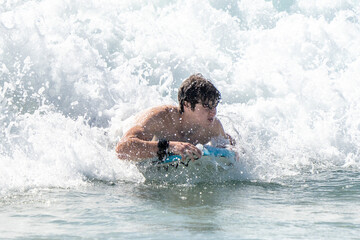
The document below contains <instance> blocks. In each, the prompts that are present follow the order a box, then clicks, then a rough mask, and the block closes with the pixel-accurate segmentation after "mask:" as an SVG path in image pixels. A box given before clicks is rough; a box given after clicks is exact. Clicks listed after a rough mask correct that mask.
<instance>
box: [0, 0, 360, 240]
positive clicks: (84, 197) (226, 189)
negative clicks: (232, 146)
mask: <svg viewBox="0 0 360 240" xmlns="http://www.w3.org/2000/svg"><path fill="white" fill-rule="evenodd" d="M359 43H360V2H359V1H358V0H316V1H313V0H272V1H271V0H238V1H236V0H224V1H215V0H196V1H195V0H169V1H165V0H154V1H145V0H122V1H114V0H106V1H105V0H87V1H84V0H71V1H70V0H0V239H360V237H359V236H360V230H359V229H360V207H359V198H360V151H359V149H360V80H359V78H360V44H359ZM197 72H200V73H202V74H203V75H204V76H205V77H207V78H210V79H212V81H213V82H214V84H215V85H216V86H217V87H218V89H219V90H220V91H221V92H222V102H221V104H220V105H219V107H218V117H219V118H220V120H221V121H222V122H223V125H224V127H225V130H226V131H227V132H228V133H229V134H230V135H232V136H233V137H234V138H235V139H236V141H237V146H236V151H238V152H239V153H241V162H240V163H239V165H238V166H235V168H234V169H232V171H229V172H228V173H225V174H221V175H217V174H215V175H212V174H206V173H202V174H199V177H197V178H196V177H191V178H187V177H186V176H182V177H181V178H180V177H179V178H175V179H173V180H172V181H153V180H151V179H147V178H146V177H145V176H143V175H142V174H141V173H140V172H139V170H138V169H137V167H136V165H135V164H133V163H131V162H127V161H122V160H119V159H117V157H116V155H115V151H114V147H115V145H116V142H117V141H118V140H119V139H120V137H121V136H122V135H123V133H124V132H125V131H126V130H127V129H128V128H129V126H131V123H132V121H133V118H134V116H135V115H136V113H138V112H140V111H142V110H144V109H147V108H149V107H153V106H157V105H160V104H177V88H178V87H179V85H180V83H181V82H182V81H183V80H184V79H185V78H187V77H188V76H189V75H190V74H193V73H197Z"/></svg>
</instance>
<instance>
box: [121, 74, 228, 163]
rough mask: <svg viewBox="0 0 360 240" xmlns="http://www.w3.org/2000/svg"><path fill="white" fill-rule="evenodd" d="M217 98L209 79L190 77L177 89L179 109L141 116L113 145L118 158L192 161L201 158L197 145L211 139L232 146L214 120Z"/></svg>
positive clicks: (163, 108)
mask: <svg viewBox="0 0 360 240" xmlns="http://www.w3.org/2000/svg"><path fill="white" fill-rule="evenodd" d="M220 99H221V94H220V92H219V91H218V90H217V89H216V88H215V86H214V85H213V84H212V83H211V82H210V81H209V80H207V79H205V78H204V77H203V76H202V75H201V74H195V75H191V76H190V77H189V78H188V79H186V80H185V81H184V82H183V83H182V84H181V86H180V88H179V91H178V100H179V106H178V107H177V106H159V107H155V108H152V109H150V110H147V111H146V112H145V113H143V114H142V115H141V116H140V117H139V118H138V119H139V120H137V122H136V123H135V125H134V126H133V127H132V128H131V129H130V130H129V131H127V132H126V133H125V135H124V136H123V137H122V138H121V140H120V141H119V143H118V144H117V146H116V152H117V154H118V157H119V158H120V159H129V160H134V161H140V160H143V159H148V158H154V157H156V158H159V159H163V158H164V157H166V155H167V154H168V153H172V154H175V155H181V157H182V159H186V158H190V159H192V160H194V159H197V158H200V157H201V155H202V152H201V151H200V150H199V149H198V148H197V147H196V146H195V145H197V144H207V143H209V142H210V141H212V140H214V139H223V140H225V141H227V142H228V143H230V144H234V141H233V140H232V138H231V137H230V136H229V135H227V134H226V133H225V132H224V128H223V126H222V124H221V122H220V120H219V119H218V118H217V117H216V107H217V105H218V103H219V101H220ZM140 149H141V151H139V150H140Z"/></svg>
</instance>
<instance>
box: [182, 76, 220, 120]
mask: <svg viewBox="0 0 360 240" xmlns="http://www.w3.org/2000/svg"><path fill="white" fill-rule="evenodd" d="M220 99H221V94H220V92H219V90H217V89H216V87H215V86H214V85H213V84H212V83H211V82H210V80H208V79H206V78H204V76H203V75H201V74H200V73H197V74H193V75H191V76H190V77H189V78H187V79H186V80H185V81H184V82H183V83H182V84H181V86H180V88H179V92H178V100H179V107H180V113H183V112H184V104H185V101H186V102H188V103H190V105H191V110H193V111H194V109H195V104H197V103H201V104H202V105H203V106H204V107H206V108H210V109H212V108H215V107H216V106H217V105H218V103H219V102H220Z"/></svg>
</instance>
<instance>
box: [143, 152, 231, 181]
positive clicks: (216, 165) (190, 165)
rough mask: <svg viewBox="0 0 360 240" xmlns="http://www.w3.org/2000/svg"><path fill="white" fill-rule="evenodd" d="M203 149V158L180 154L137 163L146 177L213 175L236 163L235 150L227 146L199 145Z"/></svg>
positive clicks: (228, 168)
mask: <svg viewBox="0 0 360 240" xmlns="http://www.w3.org/2000/svg"><path fill="white" fill-rule="evenodd" d="M197 147H198V148H199V149H202V152H203V155H202V157H201V158H199V159H197V160H195V161H192V160H191V159H185V160H183V159H181V156H179V155H171V156H168V157H167V158H166V159H165V160H163V161H161V160H159V159H147V160H144V161H141V162H139V163H138V164H137V167H138V169H139V171H140V172H141V173H142V174H143V175H144V177H145V178H146V179H154V178H156V179H164V178H174V177H175V178H176V177H179V178H180V177H181V176H185V177H196V178H198V177H201V175H204V174H205V175H209V176H212V175H213V174H214V173H219V172H224V171H225V172H226V171H227V170H230V169H231V168H233V166H234V165H235V163H236V161H237V160H236V154H235V152H234V151H232V150H230V149H226V148H216V147H212V146H209V145H204V146H197Z"/></svg>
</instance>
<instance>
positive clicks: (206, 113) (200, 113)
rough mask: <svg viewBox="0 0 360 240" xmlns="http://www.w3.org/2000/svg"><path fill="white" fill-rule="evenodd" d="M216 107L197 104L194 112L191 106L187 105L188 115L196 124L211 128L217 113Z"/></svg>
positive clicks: (214, 105)
mask: <svg viewBox="0 0 360 240" xmlns="http://www.w3.org/2000/svg"><path fill="white" fill-rule="evenodd" d="M216 107H217V104H213V105H212V106H209V105H205V104H204V105H203V104H201V103H197V104H196V105H195V108H194V110H192V109H191V107H190V104H187V105H185V108H186V110H187V113H188V114H189V116H191V119H192V120H193V121H194V123H195V124H198V125H201V126H204V127H205V126H210V125H212V124H213V123H214V121H215V117H216V111H217V110H216Z"/></svg>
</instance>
